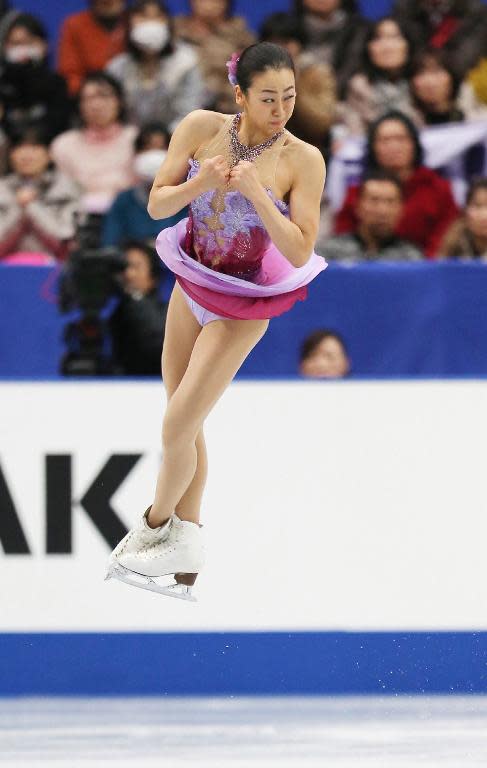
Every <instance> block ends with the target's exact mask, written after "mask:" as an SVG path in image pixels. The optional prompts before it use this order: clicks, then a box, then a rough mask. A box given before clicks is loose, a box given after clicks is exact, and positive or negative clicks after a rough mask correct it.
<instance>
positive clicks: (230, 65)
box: [225, 53, 240, 86]
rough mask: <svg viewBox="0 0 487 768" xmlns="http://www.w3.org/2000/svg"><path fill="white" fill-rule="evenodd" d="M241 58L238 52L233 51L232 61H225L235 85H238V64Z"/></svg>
mask: <svg viewBox="0 0 487 768" xmlns="http://www.w3.org/2000/svg"><path fill="white" fill-rule="evenodd" d="M239 59H240V55H239V54H238V53H232V58H231V59H230V61H226V62H225V64H226V66H227V69H228V79H229V81H230V83H231V85H233V86H235V85H237V64H238V62H239Z"/></svg>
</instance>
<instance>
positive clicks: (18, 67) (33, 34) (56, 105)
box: [0, 13, 70, 139]
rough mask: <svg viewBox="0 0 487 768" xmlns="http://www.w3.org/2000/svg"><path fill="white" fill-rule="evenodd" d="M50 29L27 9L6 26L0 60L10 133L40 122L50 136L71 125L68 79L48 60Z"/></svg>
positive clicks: (0, 104)
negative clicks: (51, 67) (67, 88)
mask: <svg viewBox="0 0 487 768" xmlns="http://www.w3.org/2000/svg"><path fill="white" fill-rule="evenodd" d="M47 49H48V42H47V33H46V30H45V29H44V27H43V26H42V24H41V22H40V21H39V20H38V19H36V17H35V16H31V15H30V14H28V13H18V14H16V15H14V16H13V18H12V19H11V21H10V24H9V25H8V26H7V28H6V29H5V34H4V38H3V44H2V46H1V63H0V114H1V120H2V128H3V130H4V132H5V133H6V134H7V135H8V136H12V135H14V134H17V133H19V132H20V131H22V130H23V129H24V128H27V127H29V126H35V125H38V126H40V127H42V129H43V130H44V131H45V132H46V134H47V135H48V137H49V138H51V139H52V138H54V136H56V135H57V134H58V133H60V132H61V131H64V130H65V129H66V128H67V126H68V120H69V114H70V103H69V98H68V94H67V90H66V83H65V82H64V78H62V77H61V75H58V74H57V73H55V72H52V71H51V70H50V69H49V64H48V55H47Z"/></svg>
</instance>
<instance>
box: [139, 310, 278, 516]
mask: <svg viewBox="0 0 487 768" xmlns="http://www.w3.org/2000/svg"><path fill="white" fill-rule="evenodd" d="M181 298H183V297H181ZM268 324H269V321H268V320H215V321H213V322H211V323H208V324H207V325H206V326H205V327H204V328H203V329H202V330H201V332H200V333H199V335H198V337H197V339H196V342H195V344H194V348H193V351H192V353H191V357H190V361H189V364H188V367H187V369H186V372H185V373H184V375H183V377H182V379H181V382H180V384H179V386H178V387H177V389H176V391H175V392H174V393H173V395H172V396H171V398H170V400H169V402H168V405H167V409H166V413H165V416H164V422H163V430H162V441H163V459H162V465H161V469H160V472H159V476H158V481H157V487H156V494H155V499H154V503H153V505H152V509H151V513H150V516H149V520H150V524H151V525H153V526H156V525H161V524H162V523H163V522H164V521H165V520H167V519H168V518H169V517H170V516H171V514H172V513H173V512H174V510H175V508H176V505H177V504H178V502H180V500H182V497H183V495H184V494H185V493H186V491H187V489H188V488H189V485H190V483H191V481H192V479H193V477H194V475H195V472H196V467H197V448H196V444H195V442H196V437H197V435H198V433H199V432H200V430H201V428H202V425H203V422H204V420H205V419H206V417H207V416H208V414H209V413H210V411H211V409H212V408H213V406H214V405H215V403H216V402H217V401H218V399H219V398H220V397H221V395H222V394H223V392H224V391H225V389H226V388H227V386H228V385H229V384H230V382H231V381H232V379H233V377H234V376H235V374H236V372H237V371H238V369H239V368H240V366H241V365H242V363H243V361H244V360H245V358H246V357H247V355H248V354H249V352H250V351H251V350H252V349H253V347H254V346H255V345H256V344H257V342H258V341H259V340H260V339H261V338H262V336H263V335H264V333H265V331H266V329H267V326H268Z"/></svg>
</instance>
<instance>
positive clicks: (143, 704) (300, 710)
mask: <svg viewBox="0 0 487 768" xmlns="http://www.w3.org/2000/svg"><path fill="white" fill-rule="evenodd" d="M0 764H1V766H2V768H4V766H5V768H6V767H7V766H9V768H10V767H11V768H27V767H28V768H31V767H33V766H43V767H44V768H47V767H48V766H49V768H51V766H52V768H65V767H66V768H68V766H69V767H71V766H77V765H80V766H93V768H99V767H100V766H112V765H113V766H115V765H116V766H118V767H119V768H155V767H156V766H157V768H183V767H184V768H187V767H188V766H195V768H223V766H225V768H227V767H229V768H257V766H259V767H260V768H302V767H307V766H310V767H311V766H313V767H315V766H316V767H317V766H320V768H335V766H336V768H406V767H407V768H418V766H421V767H422V768H426V767H427V768H433V767H434V768H437V767H438V768H439V767H440V766H441V767H442V768H447V767H450V766H451V768H463V767H464V766H479V768H480V766H482V768H485V766H486V765H487V697H480V696H450V697H445V696H436V697H431V696H429V697H426V696H405V695H403V696H397V697H395V696H391V697H381V698H378V697H364V696H361V697H358V696H357V697H337V698H334V697H322V698H293V697H287V698H262V697H259V698H238V699H236V698H235V699H234V698H218V699H215V698H212V699H203V698H201V699H194V698H188V699H186V698H143V699H115V698H114V699H77V698H69V699H68V698H65V699H63V698H56V699H54V698H51V699H10V700H9V699H2V700H0Z"/></svg>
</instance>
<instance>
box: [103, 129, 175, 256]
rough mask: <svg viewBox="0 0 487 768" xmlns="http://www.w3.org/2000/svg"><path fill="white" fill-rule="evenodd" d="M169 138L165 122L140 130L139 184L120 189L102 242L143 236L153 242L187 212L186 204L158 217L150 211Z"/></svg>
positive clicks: (137, 150)
mask: <svg viewBox="0 0 487 768" xmlns="http://www.w3.org/2000/svg"><path fill="white" fill-rule="evenodd" d="M169 139H170V134H169V131H168V130H167V128H166V126H165V125H163V124H162V123H151V124H149V125H146V126H144V127H143V128H142V129H141V130H140V132H139V134H138V135H137V138H136V139H135V144H134V149H135V158H134V172H135V176H136V177H137V184H136V185H135V186H134V187H131V188H130V189H126V190H124V191H123V192H120V193H119V194H118V195H117V197H116V198H115V200H114V201H113V204H112V206H111V208H110V209H109V211H108V213H107V215H106V217H105V220H104V223H103V232H102V245H105V246H107V245H114V246H119V245H120V244H121V243H122V242H124V241H126V240H140V241H142V242H145V243H148V244H150V245H152V246H153V245H154V242H155V239H156V237H157V235H158V234H159V232H160V231H161V229H164V228H165V227H172V226H173V225H174V224H176V223H177V222H178V221H179V220H180V219H183V218H184V217H185V216H187V209H186V208H184V209H183V210H182V211H179V212H178V213H177V214H175V215H174V216H169V217H168V218H166V219H162V220H159V221H157V220H155V219H152V218H151V217H150V216H149V214H148V212H147V204H148V202H149V192H150V190H151V187H152V183H153V181H154V178H155V175H156V173H157V171H158V170H159V168H160V167H161V165H162V162H163V160H164V159H165V157H166V154H167V147H168V145H169Z"/></svg>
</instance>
